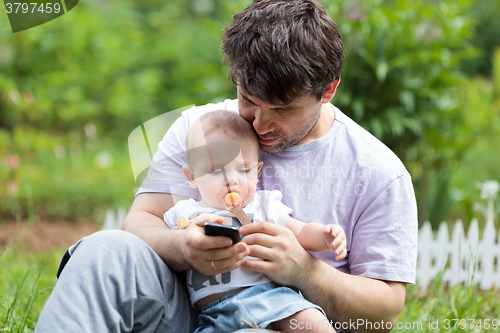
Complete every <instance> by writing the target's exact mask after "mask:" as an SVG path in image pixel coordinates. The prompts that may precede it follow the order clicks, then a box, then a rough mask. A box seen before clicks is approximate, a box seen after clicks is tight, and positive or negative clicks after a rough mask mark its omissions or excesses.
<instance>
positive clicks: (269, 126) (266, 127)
mask: <svg viewBox="0 0 500 333" xmlns="http://www.w3.org/2000/svg"><path fill="white" fill-rule="evenodd" d="M271 113H272V111H271V110H263V109H262V108H260V107H259V108H257V110H256V111H255V113H254V119H253V122H252V126H253V128H254V130H255V132H256V133H257V134H259V135H264V134H266V133H268V132H271V131H272V130H273V129H274V128H273V126H274V125H273V119H272V114H271Z"/></svg>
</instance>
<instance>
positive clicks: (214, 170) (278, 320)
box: [164, 111, 346, 332]
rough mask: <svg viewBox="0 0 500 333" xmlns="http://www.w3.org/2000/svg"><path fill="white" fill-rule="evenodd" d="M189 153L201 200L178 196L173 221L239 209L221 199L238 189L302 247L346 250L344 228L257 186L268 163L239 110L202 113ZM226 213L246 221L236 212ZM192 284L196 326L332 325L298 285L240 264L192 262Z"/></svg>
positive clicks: (319, 328) (245, 203) (189, 174)
mask: <svg viewBox="0 0 500 333" xmlns="http://www.w3.org/2000/svg"><path fill="white" fill-rule="evenodd" d="M186 152H187V153H186V154H187V163H188V165H187V166H184V167H183V169H182V170H183V172H184V175H185V176H186V178H187V180H188V182H189V185H190V186H191V187H192V188H197V189H198V190H199V193H200V195H201V197H202V200H201V201H196V200H194V199H189V200H182V201H179V202H177V203H176V205H175V206H174V207H172V208H171V209H170V210H169V211H167V212H166V213H165V214H164V220H165V222H166V223H167V225H168V226H169V227H171V228H177V225H176V221H177V220H179V219H180V218H181V217H185V218H188V219H196V217H198V219H196V220H195V221H199V220H200V219H202V220H204V221H206V220H207V219H208V218H207V216H210V215H207V214H204V215H200V214H203V213H209V214H215V215H219V216H226V217H231V216H234V215H233V214H232V213H231V212H230V211H229V210H228V209H231V207H227V205H228V203H227V199H226V200H224V198H225V197H226V195H227V194H228V193H233V192H234V193H238V195H236V197H241V199H242V202H241V207H242V208H243V211H244V212H245V213H247V215H248V216H249V217H251V218H253V222H260V221H267V222H270V223H275V224H278V225H282V226H285V227H286V228H288V229H290V230H291V231H292V232H293V233H294V235H295V236H296V237H297V240H298V241H299V243H300V244H301V245H302V247H304V249H306V250H308V251H314V252H320V251H328V250H333V251H334V253H335V255H336V257H335V259H336V260H341V259H343V258H344V257H345V255H346V251H345V248H346V241H345V234H344V231H343V230H342V228H341V227H340V226H338V225H335V224H328V225H323V224H319V223H313V222H311V223H304V222H301V221H298V220H296V219H294V218H292V217H290V215H289V214H291V211H292V210H291V209H290V208H288V207H286V206H285V205H284V204H283V203H282V202H281V198H282V195H281V193H280V192H279V191H276V190H273V191H256V187H257V182H258V179H257V175H258V173H259V171H260V169H261V167H262V164H263V162H262V161H259V144H258V140H257V137H256V134H255V132H254V130H253V128H252V126H251V125H250V124H249V123H248V122H247V121H246V120H244V119H243V118H242V117H241V116H239V115H238V114H237V113H235V112H231V111H214V112H210V113H207V114H204V115H203V116H201V117H200V119H199V120H198V121H197V122H195V123H194V124H193V125H192V126H191V127H190V128H189V130H188V132H187V134H186ZM221 220H222V218H219V221H218V222H219V223H220V222H222V221H221ZM226 220H227V218H226ZM229 220H230V221H231V224H233V225H236V226H241V224H240V223H239V222H238V221H237V220H236V219H235V218H233V219H232V220H231V219H229ZM243 241H244V239H243ZM247 258H249V259H248V260H258V259H256V258H250V257H247ZM212 266H213V262H212ZM214 269H215V267H214ZM187 285H188V290H189V294H190V299H191V303H192V304H193V306H196V307H199V308H200V311H201V312H200V315H199V326H198V328H197V329H196V331H195V332H215V331H217V332H233V331H235V330H238V329H240V328H245V327H247V324H246V323H250V324H252V325H257V326H259V327H260V328H273V329H277V330H280V331H291V330H292V328H297V327H304V328H308V329H310V328H312V329H310V330H306V331H307V332H335V330H334V329H333V328H332V327H331V326H330V325H329V324H328V320H327V318H326V316H325V314H324V312H323V310H322V309H321V308H320V307H319V306H317V305H315V304H313V303H310V302H309V301H307V300H306V299H304V297H303V296H302V295H301V294H300V293H299V291H298V290H295V289H293V288H289V287H284V286H279V285H277V284H276V283H274V282H272V281H271V280H270V279H269V278H267V277H266V276H265V275H264V274H261V273H258V272H253V271H250V270H246V269H244V268H237V269H235V270H233V271H231V272H228V273H223V274H219V275H214V276H204V275H202V274H201V273H199V272H197V271H196V270H194V269H192V270H190V271H188V273H187ZM299 323H302V325H301V324H299ZM292 324H293V325H292ZM311 326H314V327H311ZM294 331H295V332H301V330H299V329H297V330H294Z"/></svg>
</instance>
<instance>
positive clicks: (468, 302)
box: [395, 276, 500, 333]
mask: <svg viewBox="0 0 500 333" xmlns="http://www.w3.org/2000/svg"><path fill="white" fill-rule="evenodd" d="M499 308H500V297H499V295H498V290H496V289H492V290H480V289H479V288H478V287H477V286H474V285H470V286H464V285H456V286H452V287H449V286H448V285H447V284H445V283H444V282H443V281H442V279H441V278H440V277H439V276H438V277H437V278H436V279H434V281H433V282H432V283H431V285H430V286H429V288H428V289H427V291H426V292H425V293H423V292H421V291H420V289H419V286H418V285H409V286H408V287H407V296H406V303H405V307H404V308H403V311H402V312H401V315H400V316H399V320H398V321H399V322H400V323H402V324H404V323H410V324H412V325H413V324H414V323H421V324H422V326H421V328H420V329H417V327H418V326H415V325H414V326H413V327H412V328H410V329H402V330H399V329H398V330H395V331H396V332H431V331H432V332H467V333H468V332H489V331H496V330H498V327H500V319H499V310H498V309H499ZM462 319H465V321H466V322H460V320H462ZM472 319H474V322H472ZM485 319H489V320H488V322H489V323H488V325H486V322H485ZM492 320H495V321H494V323H495V326H496V327H493V326H492V325H493V323H492ZM436 322H437V325H436ZM429 325H432V326H430V327H429ZM471 325H472V328H471ZM480 326H482V327H481V328H480ZM488 326H489V329H488V328H487V327H488ZM447 327H448V328H447ZM422 328H423V329H422Z"/></svg>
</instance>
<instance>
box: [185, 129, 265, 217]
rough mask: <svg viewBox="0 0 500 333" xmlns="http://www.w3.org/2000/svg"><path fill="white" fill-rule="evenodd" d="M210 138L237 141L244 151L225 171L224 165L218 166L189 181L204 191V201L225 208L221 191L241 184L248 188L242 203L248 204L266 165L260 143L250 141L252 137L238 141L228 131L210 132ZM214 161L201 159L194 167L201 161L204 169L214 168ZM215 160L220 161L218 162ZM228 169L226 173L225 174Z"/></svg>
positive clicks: (208, 138) (214, 140)
mask: <svg viewBox="0 0 500 333" xmlns="http://www.w3.org/2000/svg"><path fill="white" fill-rule="evenodd" d="M207 141H208V142H209V143H210V142H234V143H237V144H238V146H239V147H240V152H239V154H238V156H236V158H235V159H234V160H232V161H231V162H229V163H228V164H226V165H225V166H224V172H223V170H222V168H218V169H215V170H213V171H210V172H208V173H204V174H201V175H200V174H198V175H196V177H195V178H194V179H193V180H191V181H190V182H189V184H190V186H191V187H193V188H198V190H199V191H200V194H201V196H202V197H203V201H202V202H201V203H200V204H202V205H203V204H206V205H207V206H209V207H213V208H216V209H225V208H224V207H222V206H221V205H220V204H219V203H218V202H217V194H218V193H219V192H220V191H224V190H226V191H227V189H228V186H229V189H231V190H232V189H235V188H237V187H243V188H244V189H245V190H246V192H247V196H246V197H245V200H244V201H243V204H242V206H243V207H245V206H246V205H247V204H249V203H250V202H251V201H252V200H253V197H254V195H255V191H256V187H257V182H258V178H257V176H258V173H259V170H260V167H261V166H262V162H259V149H258V143H257V142H249V140H238V142H235V140H234V139H231V138H228V137H227V136H226V135H225V134H224V133H214V134H213V135H209V136H208V137H207ZM213 162H214V161H210V160H199V161H196V162H195V163H196V164H198V165H195V166H193V168H195V169H199V167H200V165H199V164H201V169H208V170H212V169H211V168H210V164H212V163H213ZM215 162H216V161H215ZM205 164H207V165H205ZM215 164H216V165H217V163H215ZM206 167H208V168H206ZM224 173H225V176H226V177H224ZM226 181H227V182H226Z"/></svg>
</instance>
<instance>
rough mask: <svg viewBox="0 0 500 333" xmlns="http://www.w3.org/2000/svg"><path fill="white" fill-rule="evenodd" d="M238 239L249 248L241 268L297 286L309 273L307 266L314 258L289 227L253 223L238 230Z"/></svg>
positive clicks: (283, 283)
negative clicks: (248, 256)
mask: <svg viewBox="0 0 500 333" xmlns="http://www.w3.org/2000/svg"><path fill="white" fill-rule="evenodd" d="M239 230H240V235H241V236H243V239H242V242H244V243H246V244H247V245H248V247H249V249H250V256H252V257H256V258H260V259H263V260H255V259H253V260H252V259H250V258H246V260H245V261H244V263H243V265H242V267H244V268H246V269H249V270H252V271H256V272H260V273H264V274H266V275H267V276H268V277H269V278H270V279H271V280H273V281H274V282H276V283H278V284H282V285H286V286H294V287H299V288H300V286H301V285H302V284H303V283H305V282H306V279H307V276H308V274H309V273H310V272H309V271H308V269H307V267H308V266H309V265H310V264H311V263H312V262H313V261H314V258H313V257H312V256H311V255H310V254H309V253H308V252H307V251H306V250H304V248H303V247H302V246H301V245H300V244H299V242H298V240H297V238H296V237H295V235H294V234H293V233H292V231H291V230H289V229H287V228H285V227H283V226H278V225H276V224H273V223H269V222H257V223H252V224H249V225H245V226H243V227H241V228H240V229H239Z"/></svg>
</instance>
